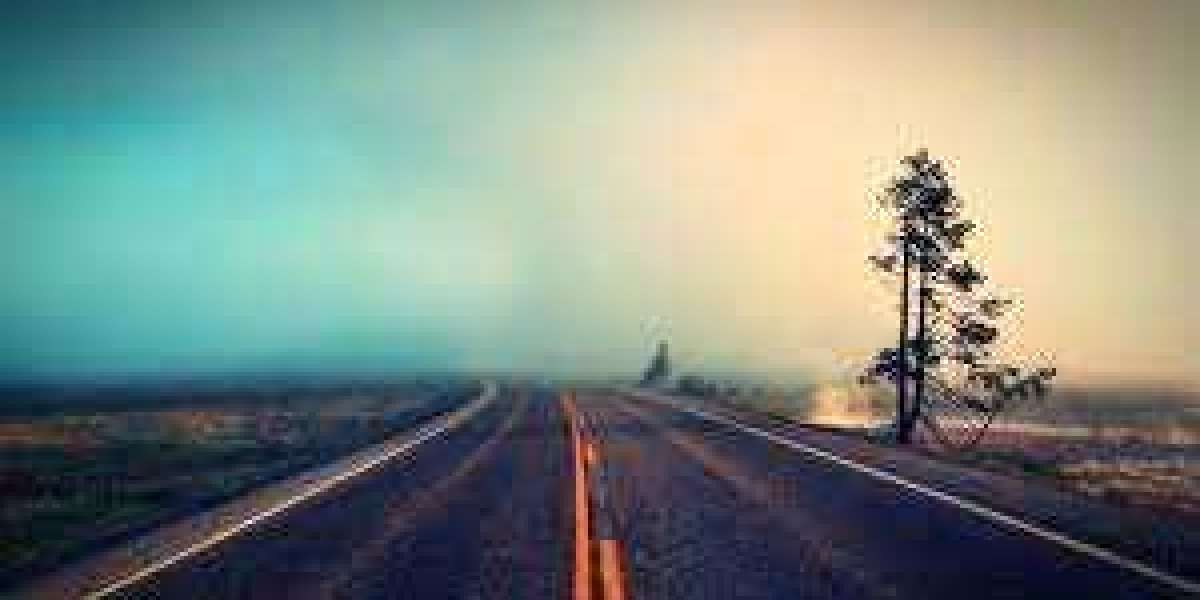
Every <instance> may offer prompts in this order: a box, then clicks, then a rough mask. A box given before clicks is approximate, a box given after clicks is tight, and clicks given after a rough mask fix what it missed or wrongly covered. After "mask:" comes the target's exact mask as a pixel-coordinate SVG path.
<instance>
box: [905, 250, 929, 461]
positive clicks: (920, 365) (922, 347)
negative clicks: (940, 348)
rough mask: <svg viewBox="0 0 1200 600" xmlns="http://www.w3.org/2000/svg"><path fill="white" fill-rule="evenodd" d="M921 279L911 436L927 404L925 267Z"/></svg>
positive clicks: (927, 329)
mask: <svg viewBox="0 0 1200 600" xmlns="http://www.w3.org/2000/svg"><path fill="white" fill-rule="evenodd" d="M919 279H920V284H919V285H918V286H917V357H916V358H917V361H916V362H917V368H916V370H915V372H914V373H913V397H912V402H911V403H910V405H909V412H910V413H911V414H910V416H909V418H908V426H909V430H910V432H909V437H911V436H912V432H911V430H913V429H916V426H917V423H918V422H919V419H920V418H921V409H922V408H923V407H924V406H925V360H926V358H927V348H928V340H926V339H925V338H926V337H927V336H928V335H929V328H928V323H927V321H928V320H929V319H928V314H927V311H926V306H927V302H928V301H929V299H928V296H929V273H928V272H926V271H925V269H924V268H922V269H921V273H920V275H919Z"/></svg>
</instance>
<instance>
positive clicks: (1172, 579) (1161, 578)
mask: <svg viewBox="0 0 1200 600" xmlns="http://www.w3.org/2000/svg"><path fill="white" fill-rule="evenodd" d="M631 393H632V394H633V395H634V396H638V397H641V398H649V399H651V400H654V401H657V402H660V403H663V404H667V405H668V406H671V407H673V408H675V409H676V410H680V411H683V412H686V413H689V414H691V415H694V416H697V417H700V418H701V419H705V420H708V421H712V422H714V423H720V424H722V425H726V426H728V427H732V428H734V429H737V430H738V431H741V432H742V433H747V434H750V435H753V436H756V437H760V438H763V439H765V440H768V441H770V442H773V443H775V444H779V445H781V446H784V447H787V448H790V449H792V450H796V451H799V452H803V453H805V454H809V455H811V456H815V457H817V458H820V459H822V460H826V461H829V462H831V463H834V464H837V465H841V466H843V467H846V468H848V469H851V470H854V471H858V472H859V473H862V474H864V475H868V476H870V477H874V478H875V479H879V480H881V481H886V482H888V483H891V484H894V485H897V486H900V487H902V488H905V489H907V490H911V491H914V492H917V493H919V494H922V495H925V496H928V497H930V498H933V499H935V500H939V501H941V502H945V503H946V504H950V505H952V506H955V507H958V508H960V509H962V510H965V511H967V512H969V513H971V514H973V515H976V516H978V517H982V518H984V519H986V520H989V521H992V522H994V523H998V524H1000V525H1004V526H1006V527H1010V528H1012V529H1016V530H1018V531H1021V532H1023V533H1027V534H1029V535H1032V536H1034V537H1037V538H1040V539H1043V540H1046V541H1048V542H1052V543H1055V544H1058V545H1059V546H1062V547H1064V548H1067V549H1070V550H1073V551H1075V552H1078V553H1080V554H1084V555H1086V556H1089V557H1091V558H1094V559H1096V560H1099V561H1101V562H1105V563H1108V564H1110V565H1112V566H1115V567H1119V568H1121V569H1125V570H1128V571H1132V572H1134V573H1137V574H1139V575H1142V576H1144V577H1146V578H1148V579H1151V580H1153V581H1155V582H1158V583H1161V584H1163V585H1166V586H1168V587H1171V588H1174V589H1176V590H1179V591H1183V592H1187V593H1189V594H1197V595H1200V583H1198V582H1195V581H1192V580H1190V579H1184V578H1183V577H1180V576H1178V575H1172V574H1171V573H1167V572H1166V571H1163V570H1161V569H1158V568H1156V567H1152V566H1150V565H1148V564H1146V563H1143V562H1140V561H1137V560H1133V559H1131V558H1126V557H1124V556H1121V555H1119V554H1116V553H1114V552H1113V551H1111V550H1106V549H1104V548H1101V547H1099V546H1095V545H1092V544H1089V543H1087V542H1082V541H1079V540H1076V539H1074V538H1071V537H1067V536H1066V535H1063V534H1061V533H1058V532H1055V531H1051V530H1049V529H1045V528H1043V527H1039V526H1037V525H1034V524H1032V523H1027V522H1025V521H1022V520H1020V519H1018V518H1016V517H1013V516H1010V515H1006V514H1004V513H1001V512H997V511H995V510H992V509H990V508H988V507H986V506H983V505H981V504H976V503H975V502H972V501H970V500H966V499H963V498H959V497H958V496H953V495H951V494H948V493H946V492H942V491H938V490H935V489H933V488H931V487H929V486H926V485H922V484H920V483H916V482H913V481H909V480H907V479H904V478H903V477H899V476H897V475H893V474H892V473H888V472H887V471H883V470H880V469H876V468H874V467H870V466H867V465H864V464H861V463H857V462H854V461H852V460H850V459H848V458H842V457H841V456H838V455H836V454H834V453H832V452H829V451H827V450H822V449H820V448H816V447H813V446H809V445H807V444H802V443H800V442H797V441H795V440H792V439H788V438H786V437H784V436H781V435H778V434H775V433H771V432H769V431H765V430H762V429H758V428H756V427H751V426H749V425H744V424H742V423H739V422H737V421H734V420H733V419H730V418H727V417H723V416H720V415H714V414H711V413H708V412H705V411H702V410H700V409H696V408H692V407H690V406H681V405H679V404H676V403H675V402H672V401H670V400H665V399H663V398H659V397H656V396H654V395H651V394H645V393H642V392H638V391H636V390H634V391H631Z"/></svg>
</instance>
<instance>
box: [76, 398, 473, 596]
mask: <svg viewBox="0 0 1200 600" xmlns="http://www.w3.org/2000/svg"><path fill="white" fill-rule="evenodd" d="M495 396H496V386H495V384H494V383H489V384H488V387H487V389H485V390H484V391H483V393H481V394H480V395H479V396H477V397H476V398H475V399H474V400H472V401H471V402H470V403H468V404H467V405H466V406H464V407H462V408H460V409H459V410H457V411H455V412H453V413H451V414H450V415H449V416H447V417H446V418H444V419H440V420H439V421H437V422H435V423H429V424H426V425H424V426H422V427H421V428H419V429H417V433H416V434H415V435H414V437H412V438H410V439H408V440H405V441H404V442H403V443H401V444H400V445H398V446H396V447H394V448H391V449H389V450H388V451H387V452H384V453H383V454H380V455H378V456H374V457H372V458H371V459H369V460H367V461H364V462H362V463H359V464H358V465H355V466H354V467H352V468H350V469H348V470H346V471H342V472H340V473H337V474H336V475H332V476H330V477H327V478H325V479H322V480H320V481H318V482H317V483H314V484H312V485H311V486H309V487H306V488H304V490H303V491H301V492H300V493H299V494H296V495H295V496H292V497H290V498H287V499H285V500H283V501H281V502H278V503H276V504H274V505H273V506H271V507H270V508H267V509H265V510H262V511H259V512H256V513H254V514H253V515H251V516H249V517H247V518H246V519H243V520H242V521H239V522H238V523H236V524H234V525H231V526H229V527H226V528H224V529H222V530H220V531H218V532H216V533H214V534H212V535H210V536H208V537H205V538H204V539H202V540H200V541H198V542H196V543H194V544H192V545H190V546H188V547H186V548H184V549H182V550H180V551H178V552H176V553H174V554H172V555H170V556H167V557H165V558H161V559H158V560H156V561H154V562H152V563H150V564H149V565H146V566H144V567H141V568H139V569H137V570H136V571H134V572H132V573H130V574H128V575H124V576H122V577H120V578H118V579H117V580H116V581H113V582H111V583H108V584H105V585H104V586H103V587H101V588H100V589H99V590H97V591H94V592H89V593H87V594H85V595H84V596H83V597H84V598H85V599H86V600H102V599H104V598H108V597H110V596H112V595H114V594H118V593H120V592H122V591H124V590H125V589H126V588H129V587H132V586H134V585H137V584H139V583H141V582H143V581H145V580H146V579H149V578H150V577H153V576H154V575H157V574H158V573H161V572H163V571H165V570H167V569H169V568H171V567H172V566H174V565H176V564H179V563H181V562H183V561H185V560H188V559H190V558H194V557H195V556H197V555H199V554H201V553H203V552H205V551H208V550H211V549H212V548H215V547H217V546H218V545H220V544H221V543H222V542H224V541H226V540H229V539H232V538H234V537H237V536H239V535H241V534H243V533H245V532H246V531H248V530H250V529H251V528H253V527H255V526H257V525H260V524H262V523H265V522H267V521H269V520H271V519H272V518H275V517H278V516H279V515H282V514H283V513H285V512H287V511H288V510H289V509H291V508H292V507H294V506H296V505H298V504H301V503H303V502H305V501H307V500H311V499H312V498H315V497H317V496H319V495H321V494H323V493H325V492H328V491H329V490H331V489H333V488H335V487H337V486H338V485H339V484H342V483H345V482H347V481H350V480H351V479H354V478H355V477H358V476H360V475H362V474H364V473H366V472H368V471H370V470H372V469H374V468H376V467H378V466H380V465H382V464H384V463H387V462H390V461H392V460H395V459H396V458H398V457H400V456H403V455H405V454H408V453H409V452H410V451H412V450H413V449H414V448H416V447H417V446H420V445H421V444H423V443H425V442H427V441H429V440H431V439H433V438H435V437H438V436H440V435H442V434H444V433H446V432H447V431H449V430H450V429H451V426H452V425H457V422H455V417H460V419H459V420H462V419H465V418H467V417H469V416H471V415H472V414H473V413H474V412H477V411H478V410H479V409H480V408H482V406H483V405H484V404H485V403H487V402H490V401H492V400H493V399H494V398H495Z"/></svg>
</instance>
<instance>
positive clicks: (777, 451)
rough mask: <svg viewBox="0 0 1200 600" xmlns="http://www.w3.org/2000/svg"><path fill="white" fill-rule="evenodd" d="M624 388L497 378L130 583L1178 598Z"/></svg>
mask: <svg viewBox="0 0 1200 600" xmlns="http://www.w3.org/2000/svg"><path fill="white" fill-rule="evenodd" d="M1152 575H1153V574H1151V576H1147V575H1146V574H1144V573H1139V572H1136V570H1135V569H1134V570H1131V569H1130V568H1129V567H1128V566H1123V565H1121V564H1115V563H1114V562H1113V561H1111V560H1102V559H1100V558H1097V557H1095V556H1092V555H1089V554H1088V553H1087V552H1080V551H1078V550H1077V549H1072V548H1070V547H1067V546H1065V545H1064V544H1062V543H1056V542H1054V541H1053V540H1047V539H1043V538H1042V537H1038V536H1037V535H1030V533H1029V532H1026V531H1021V530H1020V529H1019V528H1014V527H1011V526H1006V525H1004V524H1002V523H997V522H994V521H992V520H989V519H986V518H980V517H979V516H978V515H976V514H972V513H971V512H970V511H967V510H964V509H963V508H962V507H960V506H956V505H954V504H953V503H952V502H947V501H945V500H941V499H938V498H935V497H930V496H928V495H926V494H922V493H917V492H914V491H912V490H908V489H905V488H903V487H901V486H897V485H893V484H890V483H888V482H886V481H880V480H878V479H876V478H873V477H870V476H867V475H864V474H863V473H862V472H858V471H856V470H854V469H851V468H846V467H845V466H843V465H839V464H837V463H835V462H830V461H829V460H822V459H820V458H817V457H813V456H810V455H806V454H804V453H801V452H796V451H795V450H794V449H791V448H788V447H785V446H783V445H781V444H779V443H774V442H772V441H771V440H770V439H766V438H763V437H760V436H755V435H750V434H747V433H746V432H745V431H742V430H740V429H738V428H736V427H733V426H729V425H727V424H722V423H719V422H713V421H710V420H705V419H702V418H700V417H698V416H696V415H693V414H689V413H685V412H682V411H680V410H678V409H676V408H673V407H671V406H669V405H666V404H663V403H660V402H657V401H653V400H650V399H645V398H634V397H631V396H629V395H627V394H624V393H618V392H615V391H613V392H605V391H590V392H589V391H580V392H578V393H575V392H568V391H562V390H553V389H549V388H517V389H502V390H501V391H500V393H499V394H498V395H497V397H496V398H495V400H494V401H492V402H491V403H490V404H488V405H487V406H486V407H485V408H484V409H483V410H481V411H480V412H478V413H477V414H475V415H474V416H473V417H471V418H470V419H469V420H467V421H465V422H464V423H462V424H461V425H460V426H458V427H456V428H455V429H454V430H452V431H448V432H447V433H446V434H445V435H441V436H438V437H434V438H431V439H429V440H428V441H426V442H424V443H422V444H420V445H419V446H417V447H415V448H414V450H413V451H412V452H410V453H407V454H405V455H403V456H401V457H399V458H397V459H395V460H393V461H391V462H388V463H387V464H385V465H382V466H381V467H379V468H378V469H374V470H372V471H370V472H368V473H365V474H363V475H362V476H360V477H356V478H354V479H353V480H351V481H348V482H347V483H345V484H344V485H340V486H338V487H336V488H334V489H332V490H330V491H329V492H328V493H325V494H322V495H321V496H319V497H316V498H312V499H310V500H307V501H305V502H303V503H300V504H298V505H297V506H295V507H293V508H292V509H290V510H288V511H287V512H284V513H281V514H279V515H278V516H277V517H275V518H273V519H271V520H269V521H266V522H264V523H261V524H258V525H256V526H255V527H253V528H250V529H248V530H246V531H244V532H242V533H241V534H239V535H237V536H235V537H231V538H230V539H227V540H225V541H223V542H222V543H220V544H219V545H216V546H214V547H212V548H210V549H208V550H206V551H204V552H202V553H199V554H197V555H195V556H191V557H189V558H188V559H187V560H181V561H179V562H178V563H176V564H173V565H172V566H170V567H169V568H166V569H163V570H162V571H161V572H157V573H155V574H153V575H152V576H149V577H146V578H144V579H142V580H140V581H138V582H137V583H136V584H133V585H130V586H127V587H125V588H122V589H120V590H117V591H115V592H114V593H113V594H111V597H121V598H181V599H182V598H295V599H305V598H434V599H436V598H532V599H536V598H571V599H573V600H590V599H598V600H599V599H603V600H619V599H622V598H655V599H659V598H662V599H667V598H671V599H676V598H678V599H688V600H700V599H706V598H787V599H800V598H850V599H855V598H913V599H921V600H928V599H938V598H969V599H985V598H1064V599H1065V598H1179V597H1186V596H1187V595H1188V594H1190V593H1191V592H1190V591H1189V590H1188V588H1187V584H1188V582H1187V581H1186V580H1180V581H1176V582H1174V583H1173V582H1172V581H1169V580H1167V581H1164V580H1162V579H1161V578H1159V579H1156V578H1155V577H1154V576H1152Z"/></svg>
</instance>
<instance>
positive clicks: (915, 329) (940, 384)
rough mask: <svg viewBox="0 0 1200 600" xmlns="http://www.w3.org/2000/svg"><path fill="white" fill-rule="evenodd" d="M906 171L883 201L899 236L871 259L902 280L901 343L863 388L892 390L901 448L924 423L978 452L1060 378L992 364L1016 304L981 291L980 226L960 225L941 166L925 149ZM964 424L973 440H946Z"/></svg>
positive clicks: (879, 358) (881, 358) (958, 206)
mask: <svg viewBox="0 0 1200 600" xmlns="http://www.w3.org/2000/svg"><path fill="white" fill-rule="evenodd" d="M901 165H902V172H901V173H900V174H899V175H897V176H895V177H894V178H893V179H892V180H891V183H890V184H889V185H888V186H887V188H885V189H884V191H883V193H882V194H880V195H879V197H878V201H879V206H880V208H881V209H882V210H883V212H884V213H885V214H886V215H887V216H888V217H889V219H890V220H891V222H892V223H893V225H894V228H893V230H892V232H891V233H890V234H889V235H888V236H887V238H886V244H885V250H884V251H883V252H881V253H879V254H875V255H872V256H870V257H869V260H870V262H871V264H872V265H873V266H874V267H875V269H876V270H878V271H880V272H881V273H884V274H885V275H887V276H890V277H892V278H894V279H898V280H899V281H898V282H897V283H898V287H899V295H900V305H899V327H898V336H897V343H896V345H895V346H893V347H887V348H884V349H882V350H881V351H879V353H878V354H877V355H876V356H875V358H874V360H873V361H872V363H871V364H870V366H869V367H868V368H867V370H866V373H865V374H864V376H863V380H864V382H865V383H874V382H876V381H878V380H879V379H880V378H883V379H886V380H888V381H890V382H891V383H893V384H894V385H895V388H896V416H895V423H894V430H895V436H896V440H897V441H898V442H900V443H909V442H910V441H911V440H912V436H913V433H914V431H915V429H916V426H917V425H918V423H925V424H926V425H927V426H928V428H929V429H930V431H931V432H932V433H933V435H935V436H936V437H938V438H939V439H941V440H942V441H944V442H950V441H958V442H967V443H973V442H974V441H976V440H978V436H979V435H982V432H983V431H984V430H985V429H986V428H987V426H988V425H989V424H990V423H991V421H992V419H993V418H994V417H995V415H996V414H997V413H999V412H1001V411H1003V410H1005V409H1006V408H1008V407H1009V406H1010V405H1011V404H1012V403H1013V401H1015V400H1016V399H1023V398H1033V397H1043V396H1044V395H1045V394H1046V393H1047V391H1048V385H1049V382H1050V380H1051V379H1053V377H1054V375H1055V371H1054V369H1052V368H1045V367H1042V368H1037V369H1032V370H1027V369H1021V368H1018V367H1015V366H1012V365H1009V364H1003V363H1001V362H999V361H998V360H997V357H995V356H994V355H995V351H994V347H995V344H996V342H997V341H998V340H999V339H1000V337H1001V335H1000V334H1001V332H1000V325H1001V321H1002V319H1003V317H1004V316H1005V315H1006V314H1007V313H1008V312H1009V309H1010V308H1011V306H1012V302H1011V301H1010V300H1008V299H1002V298H997V297H995V296H993V295H991V294H990V293H988V292H987V291H986V290H985V289H984V283H985V282H986V281H987V277H985V276H984V275H983V273H981V272H980V271H979V270H978V269H977V268H976V267H975V265H974V264H972V262H971V260H970V258H969V256H968V255H967V252H966V241H967V239H968V238H969V236H970V235H971V233H972V232H973V231H974V229H975V224H974V223H973V222H971V221H969V220H967V219H966V218H964V217H963V215H962V201H961V199H960V198H959V197H958V195H957V194H956V193H955V191H954V189H953V186H952V185H951V180H950V176H949V174H948V173H947V171H946V169H945V166H944V165H943V164H942V162H941V161H938V160H936V159H933V158H930V156H929V153H928V152H927V151H926V150H924V149H922V150H919V151H917V152H916V153H914V154H912V155H909V156H907V157H905V158H904V159H903V160H902V161H901ZM964 416H965V417H966V418H968V419H975V420H974V421H972V423H973V425H972V426H971V427H970V429H971V432H970V435H968V436H966V437H963V438H960V439H957V440H950V439H948V437H947V436H946V429H947V428H946V427H944V425H945V424H947V423H949V422H951V421H952V420H953V419H959V420H960V421H959V422H961V419H962V418H964ZM939 417H941V418H942V419H941V420H940V421H939V420H938V419H939Z"/></svg>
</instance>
